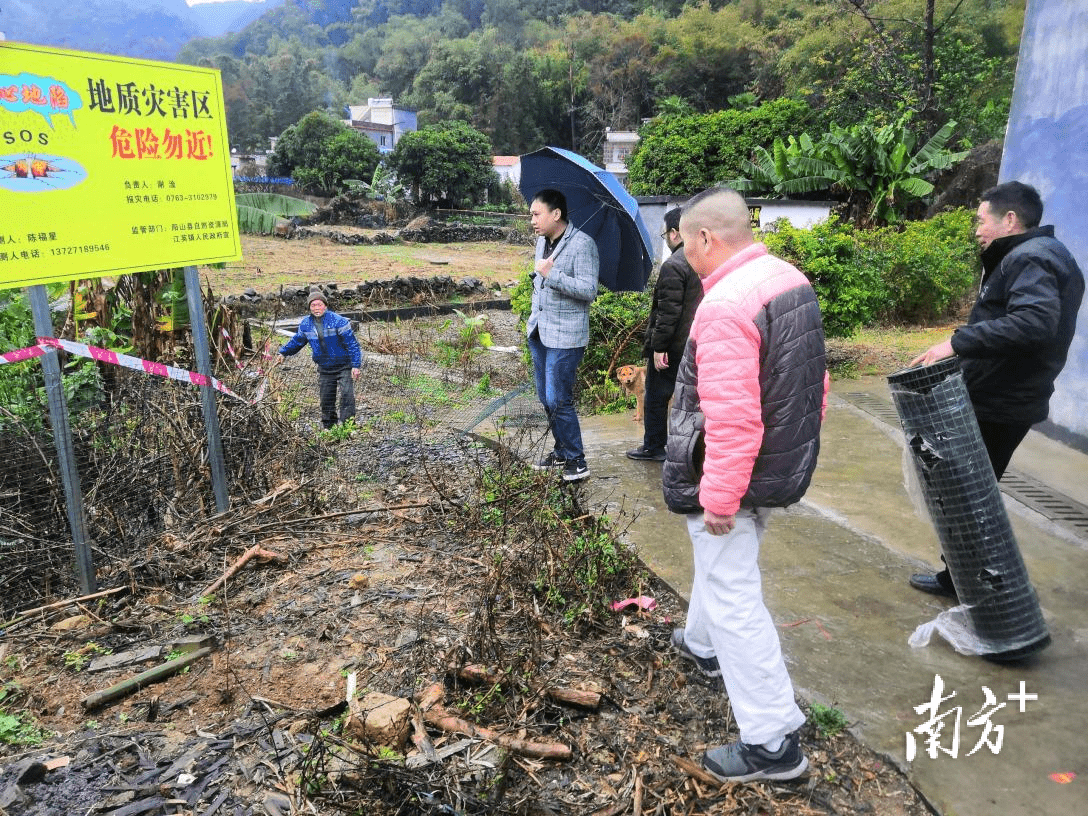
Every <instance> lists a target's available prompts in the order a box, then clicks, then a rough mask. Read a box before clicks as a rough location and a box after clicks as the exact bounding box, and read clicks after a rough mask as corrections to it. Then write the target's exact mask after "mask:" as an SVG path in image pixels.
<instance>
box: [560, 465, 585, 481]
mask: <svg viewBox="0 0 1088 816" xmlns="http://www.w3.org/2000/svg"><path fill="white" fill-rule="evenodd" d="M588 478H589V466H588V465H586V460H585V459H572V460H571V461H569V462H567V463H566V464H565V465H563V481H564V482H580V481H582V479H588Z"/></svg>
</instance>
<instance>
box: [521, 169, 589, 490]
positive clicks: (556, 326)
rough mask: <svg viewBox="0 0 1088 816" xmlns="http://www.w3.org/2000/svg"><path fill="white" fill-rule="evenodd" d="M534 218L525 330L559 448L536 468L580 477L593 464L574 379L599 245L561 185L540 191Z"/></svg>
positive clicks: (532, 210)
mask: <svg viewBox="0 0 1088 816" xmlns="http://www.w3.org/2000/svg"><path fill="white" fill-rule="evenodd" d="M529 217H530V220H531V222H532V225H533V230H534V231H535V232H536V234H537V235H538V236H539V238H538V239H537V245H536V264H535V267H534V270H533V306H532V311H531V312H530V313H529V320H528V321H527V326H526V330H527V334H528V337H529V353H530V354H531V355H532V358H533V377H534V380H535V381H536V393H537V397H538V398H539V399H540V403H541V404H542V405H543V406H544V411H545V413H547V415H548V425H549V427H550V428H551V432H552V436H553V437H554V438H555V447H554V448H553V449H552V451H551V452H550V453H549V454H548V455H547V456H546V457H544V458H543V459H542V460H541V461H540V462H538V463H537V464H536V465H535V466H534V467H535V468H536V469H537V470H544V469H548V468H562V469H563V479H564V480H565V481H568V482H578V481H581V480H582V479H586V478H588V477H589V467H588V466H587V465H586V456H585V451H584V450H583V449H582V428H581V426H580V425H579V424H578V414H577V413H576V412H575V410H574V382H575V378H576V376H577V374H578V365H579V363H581V362H582V355H584V354H585V351H586V346H587V345H589V306H590V304H591V303H593V299H594V298H595V297H597V280H598V278H599V276H600V261H599V259H598V255H597V244H595V243H594V242H593V239H592V238H590V237H589V236H588V235H586V234H585V233H584V232H582V231H581V230H579V229H575V227H574V225H573V224H571V223H569V218H568V214H567V199H566V196H564V195H563V194H562V193H561V192H559V191H558V190H542V191H541V192H539V193H537V195H536V197H535V198H534V199H533V202H532V204H531V205H530V206H529Z"/></svg>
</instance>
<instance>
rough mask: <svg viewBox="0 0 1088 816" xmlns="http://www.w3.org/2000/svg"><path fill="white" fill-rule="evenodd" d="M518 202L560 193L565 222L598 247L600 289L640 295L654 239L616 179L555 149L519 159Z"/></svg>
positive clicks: (567, 152) (628, 195)
mask: <svg viewBox="0 0 1088 816" xmlns="http://www.w3.org/2000/svg"><path fill="white" fill-rule="evenodd" d="M519 189H520V190H521V194H522V196H524V197H525V200H526V201H532V200H533V197H534V196H535V195H536V194H537V193H539V192H540V191H541V190H548V189H551V190H558V191H559V192H561V193H562V194H563V195H564V196H566V198H567V208H568V209H569V210H570V212H569V213H568V220H569V221H570V222H571V223H572V224H574V226H575V227H577V228H578V229H580V230H582V232H584V233H586V234H587V235H589V236H590V237H592V238H593V240H594V241H596V242H597V254H598V255H599V256H600V261H601V278H600V281H601V284H602V285H604V286H607V287H608V288H609V289H611V290H612V291H614V292H640V291H642V290H643V289H644V288H645V287H646V281H647V280H649V278H650V271H651V270H652V269H653V266H654V254H653V251H652V250H651V248H650V247H651V245H652V244H653V238H651V237H650V231H649V230H648V229H646V225H645V224H644V223H643V222H642V216H641V215H639V212H638V202H637V201H635V199H634V197H633V196H632V195H631V194H630V193H629V192H627V190H625V189H624V187H623V185H622V184H620V182H619V179H617V178H616V177H615V176H614V175H612V174H611V173H609V172H608V171H607V170H602V169H601V168H600V167H598V166H597V165H595V164H593V163H592V162H590V161H589V160H588V159H585V158H583V157H582V156H579V155H578V154H577V153H571V152H570V151H569V150H563V149H562V148H558V147H542V148H541V149H540V150H537V151H534V152H532V153H527V154H526V155H524V156H522V157H521V183H520V185H519Z"/></svg>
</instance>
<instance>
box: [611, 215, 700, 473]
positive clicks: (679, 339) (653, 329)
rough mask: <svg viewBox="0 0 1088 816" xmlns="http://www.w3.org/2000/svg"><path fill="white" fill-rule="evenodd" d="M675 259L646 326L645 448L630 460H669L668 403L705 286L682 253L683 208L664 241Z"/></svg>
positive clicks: (661, 279) (665, 265)
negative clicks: (681, 225)
mask: <svg viewBox="0 0 1088 816" xmlns="http://www.w3.org/2000/svg"><path fill="white" fill-rule="evenodd" d="M662 238H664V239H665V244H666V245H667V246H668V248H669V249H670V250H671V251H672V255H670V256H669V257H668V258H666V259H665V260H664V261H663V262H662V263H661V270H660V271H659V272H658V274H657V285H656V286H655V287H654V296H653V301H652V303H651V305H650V320H649V323H648V324H647V326H646V342H645V343H644V344H643V346H642V356H643V357H645V358H646V360H647V363H646V398H645V402H644V404H643V409H642V425H643V429H644V432H643V437H642V446H641V447H638V448H634V449H632V450H629V451H627V458H628V459H641V460H650V461H654V462H664V461H665V440H666V438H667V437H668V423H669V399H670V398H671V397H672V391H673V388H674V387H675V385H676V374H677V372H678V371H679V370H680V358H681V357H683V356H684V346H686V345H687V342H688V333H689V332H690V331H691V321H692V319H693V318H694V317H695V309H696V308H697V307H698V306H699V301H701V300H702V299H703V283H702V281H700V280H699V276H698V275H696V274H695V271H694V270H693V269H692V268H691V264H689V263H688V261H687V258H685V257H684V253H683V251H682V249H683V246H684V240H683V239H682V238H681V237H680V208H679V207H676V208H674V209H671V210H669V211H668V212H667V213H665V234H664V235H663V236H662Z"/></svg>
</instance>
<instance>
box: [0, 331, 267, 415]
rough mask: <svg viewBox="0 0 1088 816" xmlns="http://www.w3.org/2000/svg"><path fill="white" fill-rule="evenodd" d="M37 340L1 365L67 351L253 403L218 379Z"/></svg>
mask: <svg viewBox="0 0 1088 816" xmlns="http://www.w3.org/2000/svg"><path fill="white" fill-rule="evenodd" d="M36 339H37V341H38V345H36V346H29V347H27V348H23V349H17V350H15V351H9V352H5V353H3V354H0V363H15V362H19V361H20V360H29V359H31V358H33V357H41V356H42V355H43V354H45V352H46V349H47V348H49V347H52V348H59V349H64V350H65V351H67V352H68V353H69V354H75V355H76V356H78V357H89V358H90V359H92V360H97V361H98V362H100V363H109V364H110V365H116V366H122V367H124V368H131V369H134V370H135V371H143V372H144V373H145V374H154V375H155V376H157V377H166V378H167V379H171V380H177V381H178V382H184V383H189V384H190V385H210V386H211V387H212V388H214V389H215V390H216V391H219V392H221V393H223V394H226V395H227V396H228V397H233V398H234V399H236V400H241V401H242V402H250V400H247V399H245V398H244V397H240V396H238V395H237V394H235V393H234V392H233V391H231V390H230V389H229V388H227V387H226V386H225V385H223V383H221V382H220V381H219V380H217V379H216V378H215V377H206V376H204V375H203V374H198V373H197V372H195V371H187V370H185V369H184V368H174V367H173V366H168V365H164V364H163V363H153V362H152V361H151V360H144V359H142V358H140V357H132V356H130V355H128V354H118V353H117V352H116V351H110V350H109V349H104V348H99V347H98V346H89V345H87V344H86V343H76V342H74V341H72V340H60V339H58V338H56V337H38V338H36ZM255 401H256V400H254V402H255ZM250 404H252V403H250Z"/></svg>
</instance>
